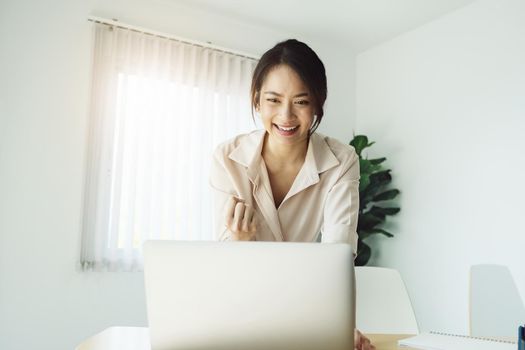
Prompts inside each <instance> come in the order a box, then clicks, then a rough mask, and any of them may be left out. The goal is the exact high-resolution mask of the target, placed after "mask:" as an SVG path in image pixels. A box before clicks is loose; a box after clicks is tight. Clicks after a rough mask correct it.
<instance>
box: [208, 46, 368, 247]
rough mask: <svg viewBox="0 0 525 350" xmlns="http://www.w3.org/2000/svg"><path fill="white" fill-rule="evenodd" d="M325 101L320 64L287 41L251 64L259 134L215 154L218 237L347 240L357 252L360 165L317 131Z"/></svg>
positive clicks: (350, 150)
mask: <svg viewBox="0 0 525 350" xmlns="http://www.w3.org/2000/svg"><path fill="white" fill-rule="evenodd" d="M326 96H327V83H326V73H325V68H324V65H323V62H322V61H321V60H320V59H319V57H318V56H317V54H316V53H315V52H314V51H313V50H312V49H311V48H310V47H309V46H308V45H306V44H304V43H302V42H300V41H297V40H295V39H290V40H287V41H283V42H281V43H279V44H277V45H276V46H275V47H273V48H272V49H270V50H269V51H267V52H266V53H265V54H264V55H263V56H262V57H261V59H260V61H259V63H258V64H257V66H256V67H255V71H254V73H253V78H252V85H251V97H252V112H253V111H255V112H256V113H257V115H258V118H260V119H261V120H262V123H263V126H264V130H258V131H254V132H252V133H249V134H243V135H239V136H237V137H235V138H234V139H232V140H229V141H226V142H225V143H223V144H221V145H220V146H219V147H218V148H217V149H216V151H215V154H214V160H213V164H212V169H211V185H212V187H213V188H214V190H215V214H216V215H215V217H216V220H215V227H216V237H217V238H218V239H220V240H261V241H294V242H314V241H316V240H317V239H318V236H319V233H321V234H322V235H321V237H322V241H323V242H345V243H349V244H351V245H352V246H353V248H354V252H356V249H357V234H356V225H357V211H358V208H359V193H358V187H359V161H358V157H357V154H356V152H355V150H354V148H353V147H352V146H349V145H346V144H343V143H341V142H339V141H337V140H335V139H333V138H330V137H327V136H324V135H321V134H319V133H316V132H315V130H316V128H317V126H318V125H319V123H320V122H321V120H322V118H323V115H324V111H323V105H324V102H325V100H326Z"/></svg>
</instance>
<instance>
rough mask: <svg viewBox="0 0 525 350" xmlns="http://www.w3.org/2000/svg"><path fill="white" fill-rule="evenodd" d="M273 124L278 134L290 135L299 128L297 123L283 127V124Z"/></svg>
mask: <svg viewBox="0 0 525 350" xmlns="http://www.w3.org/2000/svg"><path fill="white" fill-rule="evenodd" d="M273 125H274V126H275V128H276V129H277V132H278V133H279V134H280V135H283V136H291V135H293V134H295V132H296V131H297V130H299V125H296V126H290V127H285V126H279V125H277V124H273Z"/></svg>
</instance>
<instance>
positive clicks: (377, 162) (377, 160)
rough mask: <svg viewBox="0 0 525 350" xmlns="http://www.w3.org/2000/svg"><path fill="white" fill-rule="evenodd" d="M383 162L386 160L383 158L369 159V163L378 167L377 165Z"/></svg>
mask: <svg viewBox="0 0 525 350" xmlns="http://www.w3.org/2000/svg"><path fill="white" fill-rule="evenodd" d="M385 160H386V158H385V157H383V158H375V159H369V161H370V163H372V164H374V165H379V164H381V163H383V162H384V161H385Z"/></svg>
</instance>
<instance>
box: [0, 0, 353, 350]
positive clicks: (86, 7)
mask: <svg viewBox="0 0 525 350" xmlns="http://www.w3.org/2000/svg"><path fill="white" fill-rule="evenodd" d="M90 14H92V15H98V16H104V17H109V18H115V17H116V18H119V19H120V20H121V21H125V22H126V21H127V22H130V23H132V24H135V25H139V26H144V27H150V28H153V29H156V30H159V31H164V32H169V33H173V34H175V35H178V36H182V37H187V38H193V39H196V40H202V41H212V42H213V43H214V44H217V45H221V46H225V47H231V48H234V49H237V50H242V51H247V52H253V53H256V54H261V53H262V52H264V50H265V49H267V48H269V47H271V46H273V45H274V44H275V43H276V42H277V41H280V40H282V39H285V38H288V37H290V36H298V35H297V34H295V35H294V34H293V33H281V32H276V31H274V30H271V29H267V28H260V27H256V26H252V25H248V24H244V23H239V22H236V21H233V20H230V19H227V18H222V17H218V16H214V15H211V14H206V13H202V12H196V11H193V10H190V9H187V8H183V7H178V6H175V5H174V4H173V3H169V2H162V1H124V0H120V1H102V0H100V1H94V0H92V1H86V0H76V1H71V0H51V1H45V2H43V1H37V0H33V1H28V0H2V2H1V3H0V50H1V54H0V349H9V350H11V349H53V350H57V349H71V348H73V347H74V345H75V344H77V343H78V342H80V341H81V340H82V339H83V338H85V337H87V336H89V335H91V334H94V333H96V332H99V331H100V330H102V329H103V328H105V327H108V326H111V325H139V326H140V325H145V324H146V312H145V305H144V288H143V279H142V275H141V274H137V273H82V272H79V271H77V270H76V263H77V261H78V257H79V242H80V220H81V216H80V213H81V202H82V186H83V176H84V161H85V151H86V132H87V125H88V124H87V123H88V113H87V109H88V106H89V83H90V73H89V70H90V64H91V61H90V48H91V46H90V45H91V31H90V25H89V23H88V22H87V20H86V18H87V16H88V15H90ZM299 38H300V39H303V40H305V41H308V38H303V37H300V36H299ZM308 42H309V43H311V45H312V47H314V49H317V50H318V51H319V54H320V56H321V57H322V58H323V59H324V60H325V62H326V63H327V65H329V67H327V70H328V78H329V88H330V98H329V101H328V109H327V111H328V115H327V116H326V123H325V124H324V125H323V128H322V129H321V130H323V131H324V132H326V133H328V134H332V135H335V136H336V137H340V138H342V139H343V140H347V139H349V137H350V135H351V133H352V130H351V129H352V125H353V123H354V113H355V111H354V109H353V108H354V107H353V104H352V103H349V102H348V99H347V96H354V95H355V94H354V91H355V90H354V79H353V74H354V71H353V70H350V69H342V68H343V67H344V65H345V64H346V62H351V61H352V58H346V57H341V54H340V52H339V51H338V50H336V46H335V45H334V46H331V45H330V44H327V43H317V44H316V43H315V42H313V41H308ZM347 59H348V61H347ZM338 65H341V69H338V67H337V66H338ZM352 66H353V64H352ZM342 88H344V89H345V90H343V89H342ZM333 90H337V91H334V92H332V91H333ZM347 94H348V95H347ZM352 99H353V97H352ZM350 101H351V100H350ZM247 117H248V118H250V116H249V114H248V113H247Z"/></svg>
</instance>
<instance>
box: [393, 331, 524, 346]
mask: <svg viewBox="0 0 525 350" xmlns="http://www.w3.org/2000/svg"><path fill="white" fill-rule="evenodd" d="M399 346H400V347H403V346H404V347H410V348H414V349H422V350H516V349H517V348H518V343H517V342H516V341H511V340H498V339H489V338H478V337H469V336H466V335H456V334H448V333H439V332H430V333H421V334H419V335H416V336H415V337H411V338H407V339H402V340H400V341H399Z"/></svg>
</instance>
